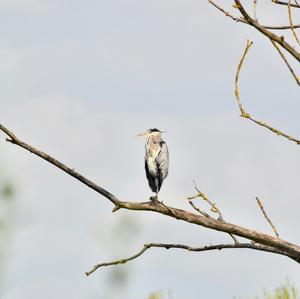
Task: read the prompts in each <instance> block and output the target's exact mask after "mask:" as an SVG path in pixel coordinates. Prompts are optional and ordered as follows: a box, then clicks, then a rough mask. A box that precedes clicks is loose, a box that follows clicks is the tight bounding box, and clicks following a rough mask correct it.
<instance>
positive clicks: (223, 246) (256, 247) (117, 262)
mask: <svg viewBox="0 0 300 299" xmlns="http://www.w3.org/2000/svg"><path fill="white" fill-rule="evenodd" d="M153 247H156V248H165V249H171V248H175V249H183V250H187V251H190V252H191V251H193V252H202V251H211V250H222V249H234V248H247V249H254V250H259V251H265V252H271V253H275V254H280V255H285V256H288V257H290V256H289V255H288V254H286V253H285V252H283V251H280V250H276V249H273V248H271V247H268V246H261V245H256V244H250V243H238V244H217V245H208V246H202V247H191V246H188V245H182V244H164V243H148V244H145V245H144V246H143V248H142V249H141V250H140V251H139V252H137V253H136V254H134V255H132V256H130V257H128V258H123V259H120V260H115V261H112V262H108V263H100V264H97V265H95V266H94V267H93V268H92V269H91V270H90V271H87V272H86V273H85V274H86V275H87V276H89V275H91V274H92V273H94V272H95V271H96V270H97V269H99V268H101V267H107V266H115V265H120V264H126V263H127V262H129V261H132V260H134V259H136V258H138V257H140V256H141V255H142V254H144V253H145V251H147V250H148V249H150V248H153ZM290 258H291V259H293V260H294V258H293V257H290ZM297 262H298V263H299V261H297Z"/></svg>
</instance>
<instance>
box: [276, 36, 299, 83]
mask: <svg viewBox="0 0 300 299" xmlns="http://www.w3.org/2000/svg"><path fill="white" fill-rule="evenodd" d="M271 43H272V45H273V46H274V48H275V49H276V50H277V52H278V53H279V55H280V57H281V58H282V60H283V61H284V62H285V64H286V66H287V67H288V69H289V71H290V72H291V74H292V76H293V77H294V79H295V81H296V83H297V84H298V85H299V86H300V80H299V78H298V76H297V75H296V73H295V71H294V70H293V68H292V67H291V65H290V64H289V62H288V61H287V59H286V57H285V55H284V54H283V52H282V51H281V50H280V48H279V47H278V45H277V44H276V43H275V42H274V41H272V40H271Z"/></svg>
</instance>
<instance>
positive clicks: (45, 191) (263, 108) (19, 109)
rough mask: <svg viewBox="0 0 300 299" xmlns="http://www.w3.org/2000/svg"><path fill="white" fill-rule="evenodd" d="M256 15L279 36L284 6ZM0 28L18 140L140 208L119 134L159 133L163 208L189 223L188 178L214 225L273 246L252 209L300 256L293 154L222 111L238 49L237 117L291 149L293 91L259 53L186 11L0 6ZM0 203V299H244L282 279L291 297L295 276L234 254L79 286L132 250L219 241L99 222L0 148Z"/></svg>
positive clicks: (164, 261) (139, 165)
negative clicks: (252, 232) (256, 234)
mask: <svg viewBox="0 0 300 299" xmlns="http://www.w3.org/2000/svg"><path fill="white" fill-rule="evenodd" d="M222 2H223V5H224V6H225V5H227V8H228V9H229V10H231V11H233V12H234V9H233V8H232V2H231V1H222ZM244 2H246V1H244ZM265 2H266V1H258V7H257V16H258V18H259V20H261V21H262V23H264V24H270V25H287V24H288V17H287V8H286V7H284V6H282V7H281V6H276V5H274V4H272V3H271V1H269V2H270V3H269V4H268V3H265ZM248 4H249V8H251V5H252V1H249V2H248ZM299 16H300V15H299V14H298V15H296V13H294V22H295V23H297V20H299V22H300V19H299ZM0 18H1V24H2V25H1V26H0V34H1V39H0V78H1V80H0V82H1V90H0V93H1V97H0V104H1V108H0V116H1V117H0V118H1V123H2V124H3V125H5V126H7V127H8V128H9V129H11V130H12V131H13V132H15V133H16V134H17V136H18V137H20V138H21V139H22V140H24V141H26V142H28V143H30V144H32V145H33V146H36V147H38V148H40V149H41V150H44V151H46V152H47V153H49V154H50V155H53V156H54V157H56V158H57V159H59V160H61V161H62V162H64V163H66V164H67V165H69V166H71V167H74V168H75V169H76V170H77V171H79V172H80V173H82V174H83V175H85V176H87V177H88V178H90V179H92V180H93V181H95V182H96V183H98V184H99V185H100V186H102V187H104V188H107V189H108V190H109V191H111V192H113V193H114V194H115V195H116V196H118V197H120V198H121V199H123V200H134V201H145V200H147V199H148V198H149V196H150V195H151V193H150V189H149V187H148V184H147V180H146V177H145V173H144V168H143V167H144V165H143V164H144V162H143V159H144V144H143V140H140V139H136V138H134V136H135V135H136V134H137V133H140V132H143V131H145V130H146V129H148V128H151V127H157V128H159V129H161V130H165V131H167V133H166V134H165V140H166V142H167V143H168V145H169V151H170V172H169V176H168V178H167V179H166V181H165V183H164V185H163V187H162V191H161V195H160V197H161V199H162V200H164V202H165V203H166V204H169V205H172V206H176V207H179V208H183V209H188V210H190V206H189V204H188V203H187V200H186V198H187V197H188V196H190V195H194V194H195V191H194V189H193V180H194V179H195V180H196V181H197V183H198V187H199V188H200V189H201V190H202V191H203V192H204V193H206V194H207V195H208V196H209V197H210V198H211V199H212V200H213V201H216V202H217V204H218V207H219V208H220V209H221V210H222V212H223V214H224V217H225V219H226V220H227V221H230V222H232V223H236V224H239V225H242V226H246V227H249V228H253V229H257V230H260V231H263V232H266V233H270V234H272V231H271V229H270V227H269V225H268V223H267V222H266V221H265V219H264V218H263V216H262V215H261V211H260V210H259V208H258V207H257V203H256V200H255V196H259V197H260V198H261V199H262V200H263V202H264V205H265V209H266V210H267V212H268V213H269V216H270V217H271V219H272V220H273V222H274V224H275V225H276V226H277V229H278V231H279V234H280V236H281V237H282V238H283V239H286V240H288V241H291V242H293V243H298V244H299V243H300V234H299V208H300V188H299V165H300V155H299V147H298V146H297V145H295V144H293V143H291V142H288V141H287V140H285V139H283V138H281V137H277V136H276V135H274V134H271V133H270V132H268V131H266V130H265V129H263V128H260V127H258V126H256V125H253V124H252V123H250V122H247V121H246V120H244V119H241V118H240V117H239V111H238V107H237V105H236V102H235V98H234V76H235V71H236V67H237V64H238V62H239V59H240V57H241V54H242V52H243V49H244V47H245V44H246V39H251V40H253V41H254V45H253V47H252V49H251V50H250V53H249V55H248V57H247V58H246V61H245V65H244V68H243V70H242V73H241V77H240V93H241V98H242V101H243V103H244V105H245V108H246V109H247V110H248V112H249V113H250V114H251V115H253V116H254V117H256V118H258V119H262V120H264V121H266V122H268V123H269V124H271V125H273V126H275V127H278V128H279V129H282V130H283V131H286V132H288V133H290V134H291V135H294V136H295V137H298V138H299V137H300V124H299V109H300V102H299V93H298V87H297V85H296V84H295V82H294V81H293V78H292V77H291V75H290V73H289V72H288V70H287V68H286V66H285V65H284V63H283V61H282V60H281V59H280V57H279V56H278V53H277V52H276V50H275V49H274V48H273V46H272V44H271V43H270V42H269V41H268V40H267V39H265V38H263V37H262V36H260V35H259V33H257V32H256V31H255V30H253V29H251V28H249V27H247V26H245V25H243V24H240V23H235V22H232V21H231V20H230V19H229V18H226V17H225V16H224V15H221V13H220V12H219V11H217V10H216V9H215V8H213V7H212V6H211V5H209V3H208V2H207V1H199V0H198V1H196V0H184V1H183V0H172V1H171V0H149V1H138V0H128V1H124V0H123V1H120V0H112V1H106V0H97V1H96V0H88V1H78V0H75V1H67V0H59V1H58V0H51V1H50V0H0ZM287 38H290V41H291V43H292V44H293V45H295V44H296V43H295V42H294V40H293V39H292V37H291V35H287ZM295 70H296V71H297V70H298V71H300V70H299V67H298V68H297V66H295ZM298 73H299V72H298ZM0 193H1V195H0V240H1V242H0V244H1V245H0V284H1V286H0V298H1V299H19V298H22V299H35V298H44V299H48V298H49V299H50V298H51V299H52V298H73V299H79V298H86V299H87V298H89V299H96V298H97V299H102V298H103V299H104V298H105V299H115V298H122V299H123V298H124V299H135V298H136V299H144V298H145V299H146V298H148V296H149V294H150V293H153V292H158V293H159V294H162V295H164V296H165V298H173V299H186V298H189V299H197V298H200V297H201V298H233V297H234V296H236V297H238V298H253V297H255V295H257V294H260V292H261V290H262V289H263V288H268V289H274V288H275V287H277V286H279V285H280V284H281V283H282V282H283V281H285V280H286V279H287V278H288V279H290V281H292V282H294V283H295V286H296V287H298V288H300V280H299V277H300V269H299V265H297V264H296V263H295V262H293V261H291V260H289V259H287V258H284V257H281V256H276V255H272V254H265V253H262V252H255V251H247V250H232V251H230V250H228V251H226V250H224V251H221V252H219V251H216V252H203V253H188V252H182V251H176V250H174V251H166V250H161V249H153V250H151V251H148V252H147V253H146V254H145V255H143V256H142V257H140V258H139V259H136V260H134V261H132V262H131V263H128V264H126V265H121V266H119V267H110V268H103V269H100V270H98V271H97V272H95V273H94V274H93V275H91V276H90V277H85V275H84V273H85V271H87V270H90V268H91V267H92V266H93V265H94V264H96V263H98V262H106V261H111V260H114V259H119V258H123V257H127V256H130V255H132V254H133V253H135V252H137V251H138V250H140V248H141V247H142V245H143V244H144V243H147V242H176V243H185V244H190V245H193V246H201V245H206V244H210V243H219V242H231V240H230V238H229V237H228V236H227V235H225V234H222V233H218V232H214V231H209V230H207V229H204V228H201V227H197V226H193V225H188V224H185V223H182V222H179V221H176V220H174V219H169V218H167V217H164V216H162V215H157V214H152V213H149V212H148V213H147V212H130V211H122V210H120V211H118V212H117V213H114V214H112V213H111V210H112V205H111V204H110V202H109V201H108V200H106V199H105V198H103V197H101V196H99V195H98V194H97V193H95V192H93V191H92V190H90V189H88V188H86V187H85V186H83V185H82V184H80V183H79V182H77V181H76V180H74V179H73V178H71V177H69V176H68V175H66V174H64V173H62V172H61V171H60V170H58V169H56V168H54V167H53V166H51V165H50V164H47V163H46V162H45V161H42V160H41V159H39V158H38V157H36V156H33V155H31V154H30V153H28V152H26V151H24V150H23V149H21V148H18V147H17V146H14V145H12V144H10V143H6V142H5V136H4V134H1V142H0ZM198 204H199V206H201V207H202V208H204V207H205V203H204V202H201V201H199V202H198Z"/></svg>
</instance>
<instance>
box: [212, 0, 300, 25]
mask: <svg viewBox="0 0 300 299" xmlns="http://www.w3.org/2000/svg"><path fill="white" fill-rule="evenodd" d="M208 2H209V3H210V4H211V5H213V6H214V7H215V8H216V9H218V10H219V11H221V12H222V13H223V14H224V15H225V16H226V17H229V18H231V19H232V20H233V21H236V22H241V23H244V24H247V25H249V23H248V22H247V21H246V20H245V19H242V18H238V17H236V16H234V15H232V14H231V13H229V12H228V11H226V10H225V9H223V8H222V7H221V6H219V5H218V4H216V3H215V2H214V1H212V0H208ZM261 26H262V27H264V28H265V29H271V30H289V29H291V26H290V25H282V26H272V25H261ZM294 28H300V24H298V25H294Z"/></svg>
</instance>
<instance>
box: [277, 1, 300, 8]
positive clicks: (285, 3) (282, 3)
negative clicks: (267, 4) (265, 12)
mask: <svg viewBox="0 0 300 299" xmlns="http://www.w3.org/2000/svg"><path fill="white" fill-rule="evenodd" d="M272 2H273V3H275V4H280V5H285V6H288V2H284V1H279V0H272ZM290 5H291V7H295V8H300V6H299V4H298V3H297V2H295V4H292V3H291V4H290Z"/></svg>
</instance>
